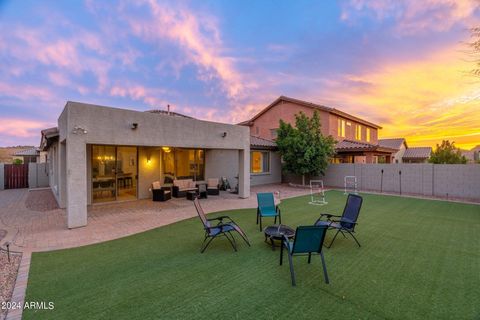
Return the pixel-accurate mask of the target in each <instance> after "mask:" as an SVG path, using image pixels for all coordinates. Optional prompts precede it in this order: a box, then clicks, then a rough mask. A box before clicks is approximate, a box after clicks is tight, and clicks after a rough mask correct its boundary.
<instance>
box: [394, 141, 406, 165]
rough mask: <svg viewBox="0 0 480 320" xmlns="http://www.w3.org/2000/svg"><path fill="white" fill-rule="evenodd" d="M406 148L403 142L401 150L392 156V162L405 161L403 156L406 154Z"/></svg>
mask: <svg viewBox="0 0 480 320" xmlns="http://www.w3.org/2000/svg"><path fill="white" fill-rule="evenodd" d="M405 150H407V148H406V147H405V144H403V143H402V146H401V147H400V150H398V152H397V153H395V154H394V155H393V156H392V163H403V160H402V157H403V155H404V154H405ZM397 160H398V162H397Z"/></svg>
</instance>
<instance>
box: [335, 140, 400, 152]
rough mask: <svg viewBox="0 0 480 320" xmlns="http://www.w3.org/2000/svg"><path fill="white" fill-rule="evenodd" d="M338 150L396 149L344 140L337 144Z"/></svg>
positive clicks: (388, 150)
mask: <svg viewBox="0 0 480 320" xmlns="http://www.w3.org/2000/svg"><path fill="white" fill-rule="evenodd" d="M335 151H336V152H349V151H377V152H386V153H393V152H396V151H397V150H396V149H392V148H388V147H384V146H380V145H378V144H373V143H366V142H359V141H354V140H348V139H345V140H342V141H340V142H338V143H337V144H336V145H335Z"/></svg>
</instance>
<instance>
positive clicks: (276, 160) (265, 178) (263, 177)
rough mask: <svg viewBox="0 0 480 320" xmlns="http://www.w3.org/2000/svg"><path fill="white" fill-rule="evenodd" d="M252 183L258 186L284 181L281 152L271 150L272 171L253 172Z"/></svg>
mask: <svg viewBox="0 0 480 320" xmlns="http://www.w3.org/2000/svg"><path fill="white" fill-rule="evenodd" d="M250 181H251V182H250V185H252V186H258V185H262V184H270V183H281V182H282V162H281V159H280V153H279V152H277V151H270V172H269V173H261V174H253V173H251V180H250Z"/></svg>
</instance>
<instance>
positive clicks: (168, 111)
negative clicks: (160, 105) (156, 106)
mask: <svg viewBox="0 0 480 320" xmlns="http://www.w3.org/2000/svg"><path fill="white" fill-rule="evenodd" d="M167 114H168V115H170V105H169V104H167Z"/></svg>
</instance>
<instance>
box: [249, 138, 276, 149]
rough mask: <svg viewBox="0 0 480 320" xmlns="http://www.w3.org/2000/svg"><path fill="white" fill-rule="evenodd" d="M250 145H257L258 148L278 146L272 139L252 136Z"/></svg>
mask: <svg viewBox="0 0 480 320" xmlns="http://www.w3.org/2000/svg"><path fill="white" fill-rule="evenodd" d="M250 146H252V147H257V148H269V149H273V148H276V147H277V144H276V143H275V141H272V140H267V139H263V138H260V137H254V136H250Z"/></svg>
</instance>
